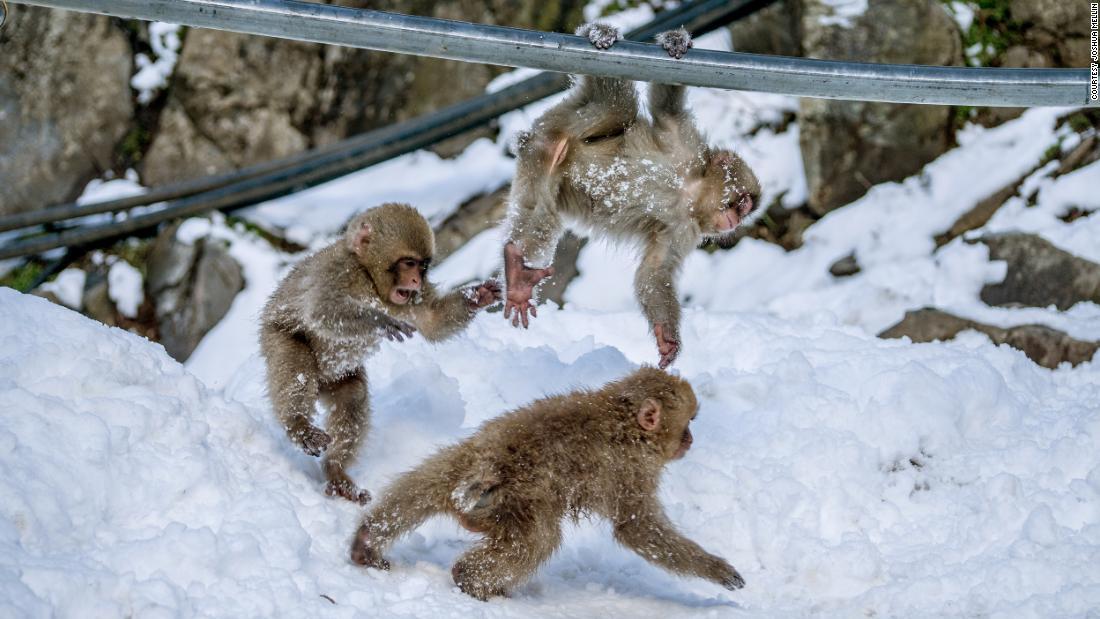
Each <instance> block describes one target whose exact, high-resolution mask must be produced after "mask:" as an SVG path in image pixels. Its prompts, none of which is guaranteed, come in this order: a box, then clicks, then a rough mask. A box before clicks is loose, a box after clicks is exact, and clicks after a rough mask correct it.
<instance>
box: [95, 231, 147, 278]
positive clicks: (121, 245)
mask: <svg viewBox="0 0 1100 619" xmlns="http://www.w3.org/2000/svg"><path fill="white" fill-rule="evenodd" d="M152 248H153V241H151V240H149V239H136V238H128V239H123V240H121V241H119V242H117V243H115V244H114V245H112V246H111V248H110V249H107V250H104V252H103V253H105V254H109V255H111V256H118V257H119V258H120V259H122V260H125V261H126V262H128V263H130V266H132V267H134V268H136V269H137V270H138V271H141V276H142V277H145V276H146V275H148V270H147V269H148V267H147V264H148V258H149V251H150V250H152Z"/></svg>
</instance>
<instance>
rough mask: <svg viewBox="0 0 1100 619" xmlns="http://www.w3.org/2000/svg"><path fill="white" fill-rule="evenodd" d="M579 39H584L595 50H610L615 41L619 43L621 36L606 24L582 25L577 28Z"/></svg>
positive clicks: (617, 30)
mask: <svg viewBox="0 0 1100 619" xmlns="http://www.w3.org/2000/svg"><path fill="white" fill-rule="evenodd" d="M576 34H577V36H579V37H586V38H587V39H588V41H589V42H590V43H592V45H593V47H595V48H596V49H611V46H612V45H614V44H615V42H616V41H621V40H622V38H623V35H622V33H621V32H619V29H618V28H616V27H615V26H611V25H608V24H599V23H591V24H583V25H581V26H580V27H578V28H577V30H576Z"/></svg>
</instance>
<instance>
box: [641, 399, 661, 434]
mask: <svg viewBox="0 0 1100 619" xmlns="http://www.w3.org/2000/svg"><path fill="white" fill-rule="evenodd" d="M638 425H639V426H640V427H641V428H642V429H643V430H645V431H646V432H652V431H654V430H656V429H657V428H659V427H660V426H661V404H660V402H658V401H657V400H654V399H653V398H646V399H645V402H642V405H641V406H639V407H638Z"/></svg>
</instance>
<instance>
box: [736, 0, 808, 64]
mask: <svg viewBox="0 0 1100 619" xmlns="http://www.w3.org/2000/svg"><path fill="white" fill-rule="evenodd" d="M801 8H802V5H801V2H800V0H780V1H779V2H776V3H774V4H772V5H770V6H767V7H765V8H763V9H761V10H759V11H756V12H755V13H753V14H752V15H749V16H748V17H745V18H744V19H739V20H737V21H735V22H733V24H731V25H730V39H731V42H732V43H733V49H734V50H735V51H738V52H748V53H750V54H771V55H773V56H801V55H802V41H801V38H800V33H801V27H800V25H799V20H800V17H801V15H800V12H801Z"/></svg>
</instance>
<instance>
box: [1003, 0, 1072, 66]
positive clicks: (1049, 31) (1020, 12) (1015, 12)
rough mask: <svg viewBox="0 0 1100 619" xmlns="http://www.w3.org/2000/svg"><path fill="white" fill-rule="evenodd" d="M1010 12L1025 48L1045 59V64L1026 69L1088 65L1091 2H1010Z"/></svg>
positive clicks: (1023, 0) (1052, 0)
mask: <svg viewBox="0 0 1100 619" xmlns="http://www.w3.org/2000/svg"><path fill="white" fill-rule="evenodd" d="M1009 12H1010V13H1011V15H1012V19H1013V20H1014V21H1016V22H1018V23H1019V24H1020V26H1021V27H1020V32H1021V33H1022V36H1023V46H1025V47H1027V48H1028V49H1029V50H1031V52H1032V53H1035V52H1037V53H1038V54H1040V55H1041V56H1043V57H1044V60H1043V62H1045V63H1046V64H1045V65H1036V64H1028V65H1024V66H1051V67H1077V68H1080V67H1088V66H1089V63H1090V57H1089V3H1088V2H1065V1H1064V0H1011V2H1010V4H1009ZM1007 51H1008V52H1011V51H1012V48H1009V50H1007ZM1018 53H1019V52H1017V54H1018ZM1006 55H1007V54H1006ZM1029 55H1030V54H1029ZM1005 66H1015V65H1005Z"/></svg>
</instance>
